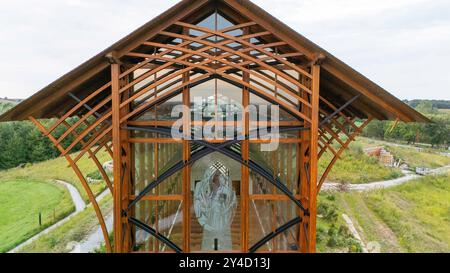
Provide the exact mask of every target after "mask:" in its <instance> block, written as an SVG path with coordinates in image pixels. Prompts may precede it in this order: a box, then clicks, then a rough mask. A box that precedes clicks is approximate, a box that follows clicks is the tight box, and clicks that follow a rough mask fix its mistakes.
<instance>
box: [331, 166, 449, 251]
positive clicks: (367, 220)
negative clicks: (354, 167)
mask: <svg viewBox="0 0 450 273" xmlns="http://www.w3.org/2000/svg"><path fill="white" fill-rule="evenodd" d="M449 182H450V173H449V174H447V175H441V176H427V177H423V178H420V179H417V180H415V181H413V182H411V183H408V184H404V185H401V186H398V187H394V188H390V189H385V190H377V191H372V192H368V193H355V192H352V193H339V194H336V197H337V200H338V204H339V207H340V208H341V209H342V210H344V211H346V213H348V214H349V215H350V216H351V217H352V218H353V220H354V221H355V222H356V223H357V225H358V227H359V229H360V232H361V235H362V236H363V240H364V241H366V242H371V241H375V242H378V243H380V245H381V250H382V252H410V253H415V252H431V253H438V252H449V251H450V183H449Z"/></svg>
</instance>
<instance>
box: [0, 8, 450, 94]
mask: <svg viewBox="0 0 450 273" xmlns="http://www.w3.org/2000/svg"><path fill="white" fill-rule="evenodd" d="M176 2H177V1H176V0H152V1H140V0H128V1H119V0H15V1H8V0H0V7H1V16H0V26H1V27H0V60H1V63H2V64H3V65H2V66H0V75H1V76H0V97H4V96H8V97H20V98H25V97H28V96H30V95H32V94H33V93H34V92H36V91H38V90H39V89H41V88H42V87H44V86H46V85H47V84H49V83H51V82H52V81H53V80H55V79H56V78H58V77H59V76H61V75H62V74H65V73H66V72H68V71H70V70H71V69H73V68H74V67H76V66H78V65H79V64H81V63H82V62H84V61H85V60H87V59H88V58H90V57H92V56H93V55H95V54H96V53H98V52H100V51H101V50H103V49H104V48H106V47H108V46H109V45H111V44H112V43H114V42H115V41H117V40H119V39H120V38H122V37H123V36H125V35H126V34H128V33H130V32H131V31H133V30H134V29H136V28H138V27H139V26H141V25H142V24H144V23H146V22H147V21H148V20H150V19H152V18H153V17H155V16H157V15H158V14H160V13H161V12H163V11H164V10H165V9H167V8H169V7H170V6H172V5H173V4H175V3H176ZM254 2H255V3H256V4H258V5H260V6H261V7H263V8H264V9H266V10H267V11H268V12H270V13H272V14H273V15H274V16H276V17H278V18H279V19H281V20H282V21H284V22H286V23H287V24H288V25H290V26H291V27H293V28H294V29H296V30H298V31H300V32H301V33H302V34H304V35H305V36H307V37H308V38H310V39H311V40H313V41H314V42H316V43H317V44H319V45H321V46H322V47H324V48H325V49H327V50H328V51H330V52H331V53H333V54H335V55H336V56H337V57H339V58H341V59H342V60H343V61H345V62H347V63H348V64H350V65H351V66H353V67H355V68H356V69H357V70H359V71H361V72H362V73H363V74H365V75H367V76H368V77H369V78H371V79H373V80H374V81H376V82H377V83H379V84H380V85H382V86H383V87H385V88H386V89H388V90H389V91H391V92H393V93H394V95H396V96H398V97H400V98H415V97H430V98H442V99H450V90H449V89H450V77H449V75H448V68H447V67H446V64H447V63H449V62H450V53H449V51H448V48H450V16H449V14H450V3H449V1H447V0H377V1H376V0H304V1H299V0H277V1H273V0H254ZM5 64H6V65H5ZM424 89H426V90H427V92H423V90H424Z"/></svg>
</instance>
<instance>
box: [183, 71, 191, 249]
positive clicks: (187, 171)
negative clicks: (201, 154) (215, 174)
mask: <svg viewBox="0 0 450 273" xmlns="http://www.w3.org/2000/svg"><path fill="white" fill-rule="evenodd" d="M188 81H189V73H185V74H184V75H183V82H188ZM183 105H184V108H185V110H184V112H183V136H184V138H185V140H183V160H184V161H185V162H187V161H189V159H190V157H191V148H190V147H191V145H190V141H189V140H188V139H189V138H190V137H191V113H190V111H189V110H188V109H190V105H191V103H190V91H189V88H188V87H186V88H184V90H183ZM182 179H183V189H182V193H183V238H184V240H183V249H184V252H190V242H191V240H190V238H191V228H190V227H191V225H190V220H191V219H190V218H191V217H190V213H191V209H190V208H191V202H190V201H191V166H186V167H185V168H184V169H183V174H182Z"/></svg>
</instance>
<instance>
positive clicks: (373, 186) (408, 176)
mask: <svg viewBox="0 0 450 273" xmlns="http://www.w3.org/2000/svg"><path fill="white" fill-rule="evenodd" d="M447 171H450V165H448V166H444V167H441V168H438V169H434V170H432V171H430V172H429V173H428V174H427V175H435V174H442V173H445V172H447ZM403 173H404V174H405V176H403V177H400V178H397V179H393V180H386V181H379V182H373V183H367V184H348V185H347V186H346V187H347V188H348V190H349V191H370V190H377V189H385V188H390V187H394V186H398V185H402V184H405V183H407V182H409V181H411V180H414V179H416V178H419V177H421V176H420V175H417V174H414V173H412V172H409V171H403ZM341 186H342V184H341V183H331V182H330V183H325V184H323V186H322V190H323V191H336V190H339V188H340V187H341Z"/></svg>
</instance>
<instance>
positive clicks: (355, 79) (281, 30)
mask: <svg viewBox="0 0 450 273" xmlns="http://www.w3.org/2000/svg"><path fill="white" fill-rule="evenodd" d="M217 3H220V4H221V5H223V7H226V8H228V9H230V10H233V11H234V12H236V13H238V14H240V15H242V16H244V17H246V18H248V19H250V20H252V21H254V22H256V23H257V24H259V25H261V26H262V27H263V28H265V29H267V30H268V31H270V32H272V33H274V34H276V36H277V37H278V38H279V39H280V40H283V41H285V42H287V43H288V44H289V46H291V47H292V48H295V49H297V50H299V51H300V52H303V53H304V54H305V55H306V57H308V58H309V59H314V58H315V56H319V55H322V56H324V57H325V59H324V61H323V64H322V71H323V72H322V74H321V95H322V94H323V95H324V96H328V99H330V100H332V101H342V102H343V103H345V101H348V100H350V99H351V98H352V97H354V96H356V95H361V96H360V98H359V99H358V102H355V103H354V105H353V106H352V107H353V108H354V109H355V111H356V112H358V113H360V114H359V115H358V116H359V117H361V118H364V117H367V116H369V115H370V116H374V117H375V118H377V119H380V120H389V119H391V120H392V119H397V118H398V119H399V120H401V121H405V122H429V119H428V118H426V117H425V116H423V115H422V114H420V113H418V112H417V111H415V110H414V109H412V108H411V107H409V106H408V105H406V104H405V103H403V102H402V101H400V100H399V99H397V98H396V97H395V96H393V95H391V94H390V93H389V92H387V91H386V90H384V89H383V88H381V87H380V86H378V85H377V84H376V83H374V82H372V81H371V80H369V79H368V78H366V77H365V76H363V75H362V74H360V73H358V72H357V71H356V70H354V69H353V68H351V67H350V66H348V65H346V64H345V63H344V62H342V61H340V60H339V59H338V58H336V57H335V56H333V55H332V54H330V53H329V52H327V51H326V50H324V49H322V48H321V47H319V46H318V45H316V44H315V43H313V42H311V41H310V40H308V39H306V38H305V37H304V36H302V35H300V34H299V33H297V32H296V31H294V30H293V29H292V28H290V27H288V26H287V25H285V24H284V23H282V22H281V21H279V20H278V19H276V18H274V17H273V16H272V15H270V14H269V13H267V12H266V11H264V10H263V9H261V8H260V7H258V6H257V5H255V4H254V3H252V2H251V1H248V0H183V1H181V2H179V3H178V4H176V5H175V6H173V7H172V8H170V9H169V10H167V11H166V12H164V13H162V14H161V15H159V16H158V17H156V18H154V19H153V20H151V21H150V22H148V23H147V24H145V25H143V26H142V27H140V28H139V29H137V30H136V31H134V32H132V33H131V34H129V35H128V36H126V37H125V38H123V39H121V40H120V41H118V42H117V43H115V44H113V45H112V46H110V47H109V48H107V49H105V50H103V51H102V52H100V53H99V54H97V55H96V56H94V57H93V58H91V59H90V60H88V61H86V62H85V63H83V64H82V65H80V66H78V67H77V68H75V69H74V70H72V71H71V72H69V73H67V74H65V75H64V76H62V77H61V78H59V79H57V80H56V81H54V82H53V83H51V84H50V85H48V86H47V87H45V88H43V89H42V90H40V91H39V92H37V93H36V94H34V95H33V96H31V97H30V98H28V99H27V100H25V101H23V102H22V103H20V104H19V105H17V106H16V107H14V108H13V109H11V110H10V111H8V112H6V113H5V114H3V115H2V116H0V122H2V121H14V120H25V119H28V118H29V117H30V116H33V117H34V118H37V119H41V118H52V117H55V116H57V115H58V114H59V113H60V112H64V111H65V110H68V109H70V108H71V107H73V106H74V105H75V104H76V103H77V102H76V101H74V100H73V99H71V98H70V97H69V96H68V94H69V93H75V94H77V95H78V94H79V97H86V96H87V94H89V92H92V91H93V90H96V89H97V88H99V87H100V86H102V85H103V84H104V83H105V81H108V79H109V76H110V72H109V62H108V60H107V58H106V57H105V56H106V55H107V54H109V53H111V52H119V53H120V52H126V51H127V50H130V49H133V47H136V46H137V45H139V44H140V43H141V42H143V41H145V40H148V39H149V38H150V37H154V36H156V35H157V34H158V32H160V31H162V30H164V29H166V28H168V27H170V26H171V25H172V24H173V22H176V21H180V20H190V21H193V20H198V19H199V18H201V17H202V16H204V15H205V13H206V12H207V10H208V8H207V7H208V5H211V4H217Z"/></svg>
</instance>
